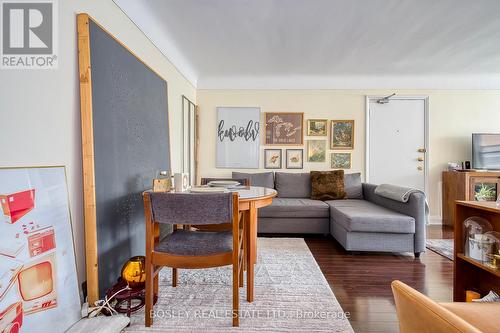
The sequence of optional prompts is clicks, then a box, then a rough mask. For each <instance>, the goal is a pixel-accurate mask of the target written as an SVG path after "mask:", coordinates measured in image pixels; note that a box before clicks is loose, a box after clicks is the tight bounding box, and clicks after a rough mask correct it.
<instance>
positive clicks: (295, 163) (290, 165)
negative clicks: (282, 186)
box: [286, 149, 304, 169]
mask: <svg viewBox="0 0 500 333" xmlns="http://www.w3.org/2000/svg"><path fill="white" fill-rule="evenodd" d="M286 168H287V169H302V168H304V150H303V149H287V150H286Z"/></svg>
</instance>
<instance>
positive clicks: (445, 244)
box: [425, 239, 453, 260]
mask: <svg viewBox="0 0 500 333" xmlns="http://www.w3.org/2000/svg"><path fill="white" fill-rule="evenodd" d="M425 247H427V248H428V249H429V250H431V251H433V252H436V253H437V254H439V255H441V256H443V257H445V258H448V259H450V260H453V239H428V240H427V241H426V242H425Z"/></svg>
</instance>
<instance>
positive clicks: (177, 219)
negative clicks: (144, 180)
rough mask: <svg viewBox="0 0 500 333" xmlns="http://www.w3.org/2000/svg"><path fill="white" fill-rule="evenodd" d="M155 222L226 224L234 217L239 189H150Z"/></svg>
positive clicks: (152, 213) (149, 193) (148, 193)
mask: <svg viewBox="0 0 500 333" xmlns="http://www.w3.org/2000/svg"><path fill="white" fill-rule="evenodd" d="M144 195H148V196H149V199H150V202H151V217H152V219H153V221H154V222H158V223H167V224H197V225H201V224H222V223H231V222H232V220H233V195H236V196H237V195H238V194H237V193H231V192H229V193H203V194H201V193H196V194H195V193H169V192H146V193H145V194H144Z"/></svg>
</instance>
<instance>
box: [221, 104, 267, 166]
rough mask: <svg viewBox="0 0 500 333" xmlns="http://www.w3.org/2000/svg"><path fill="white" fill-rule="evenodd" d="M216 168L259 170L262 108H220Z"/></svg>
mask: <svg viewBox="0 0 500 333" xmlns="http://www.w3.org/2000/svg"><path fill="white" fill-rule="evenodd" d="M216 131H217V147H216V155H217V158H216V167H217V168H232V169H258V168H259V155H260V139H259V138H260V108H257V107H241V108H239V107H238V108H236V107H219V108H217V129H216Z"/></svg>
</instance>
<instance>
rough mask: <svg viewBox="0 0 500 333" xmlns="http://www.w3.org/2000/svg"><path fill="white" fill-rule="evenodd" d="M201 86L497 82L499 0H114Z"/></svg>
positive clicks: (418, 85) (443, 85)
mask: <svg viewBox="0 0 500 333" xmlns="http://www.w3.org/2000/svg"><path fill="white" fill-rule="evenodd" d="M114 1H115V2H116V4H117V5H118V6H119V7H120V8H121V9H122V10H123V11H124V12H125V13H126V14H127V15H128V16H129V17H130V18H131V20H132V21H134V22H135V24H137V26H138V27H139V28H140V29H141V30H142V31H143V32H144V33H145V34H146V35H147V36H148V37H149V38H150V39H151V41H152V42H153V43H155V44H156V46H157V47H158V48H159V49H160V50H161V51H162V52H163V53H164V54H165V55H166V56H167V57H168V58H169V60H170V61H171V62H172V63H173V64H174V65H175V66H176V67H177V68H178V69H179V70H180V71H181V72H182V73H183V74H184V76H186V77H187V78H188V79H189V80H190V81H191V82H192V83H193V84H194V85H195V86H197V87H198V88H200V89H204V88H206V89H217V88H226V89H227V88H234V89H236V88H242V89H244V88H246V89H259V88H277V89H279V88H283V89H284V88H318V89H319V88H344V89H347V88H443V89H447V88H450V89H460V88H464V89H467V88H471V89H479V88H487V89H493V88H496V89H500V0H114Z"/></svg>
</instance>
